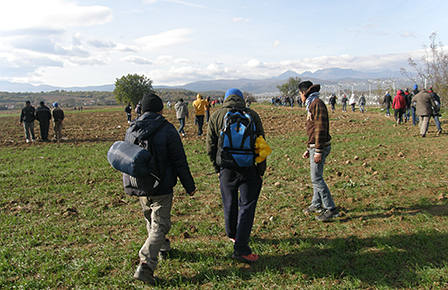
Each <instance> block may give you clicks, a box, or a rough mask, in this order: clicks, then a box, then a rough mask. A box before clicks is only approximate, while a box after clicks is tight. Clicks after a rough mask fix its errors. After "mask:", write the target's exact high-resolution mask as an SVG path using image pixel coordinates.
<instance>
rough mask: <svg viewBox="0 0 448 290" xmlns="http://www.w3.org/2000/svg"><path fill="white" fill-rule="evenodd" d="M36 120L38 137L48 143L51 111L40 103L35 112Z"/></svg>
mask: <svg viewBox="0 0 448 290" xmlns="http://www.w3.org/2000/svg"><path fill="white" fill-rule="evenodd" d="M36 119H37V120H38V121H39V127H40V136H41V138H42V141H44V142H47V141H48V129H49V128H50V120H51V111H50V108H48V107H47V106H45V103H44V102H43V101H42V102H40V106H39V107H37V110H36Z"/></svg>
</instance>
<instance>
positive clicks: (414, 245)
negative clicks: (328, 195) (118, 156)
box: [162, 232, 448, 288]
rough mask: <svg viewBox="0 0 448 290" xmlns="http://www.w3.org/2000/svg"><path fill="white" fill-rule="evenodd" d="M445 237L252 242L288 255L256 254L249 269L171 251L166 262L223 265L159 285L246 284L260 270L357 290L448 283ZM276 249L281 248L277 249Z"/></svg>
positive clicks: (435, 234) (227, 260)
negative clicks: (349, 284)
mask: <svg viewBox="0 0 448 290" xmlns="http://www.w3.org/2000/svg"><path fill="white" fill-rule="evenodd" d="M447 239H448V235H447V234H441V233H438V232H433V233H432V232H431V233H427V232H425V233H416V234H412V235H404V234H403V235H391V236H387V237H373V238H358V237H355V236H353V237H349V238H341V239H338V238H337V239H325V238H316V239H300V238H290V239H264V240H259V239H255V240H254V241H253V243H257V244H265V245H266V244H267V245H271V246H272V247H273V248H277V249H279V250H278V252H286V251H289V253H288V254H278V255H276V254H273V255H262V256H261V257H260V260H259V262H257V263H255V264H254V265H251V266H245V265H241V264H240V263H237V262H233V261H231V260H230V257H223V256H217V255H213V254H212V253H210V254H207V256H206V257H205V256H204V254H203V253H200V254H195V253H192V252H182V251H179V250H175V251H173V253H171V254H170V256H171V257H170V258H171V259H180V260H183V259H185V260H186V261H187V262H188V263H196V262H200V261H204V260H209V259H210V260H213V261H216V265H223V264H224V265H226V264H227V265H228V266H226V267H225V268H223V267H219V269H216V268H214V267H203V268H202V269H200V270H198V271H197V272H196V274H195V275H194V276H192V277H188V278H187V277H183V276H178V277H173V278H172V279H170V280H165V281H163V282H162V285H165V286H179V282H180V281H181V283H186V284H190V285H205V284H210V283H212V284H213V283H218V281H224V280H226V279H229V278H227V277H238V278H239V279H241V280H243V281H248V280H251V279H253V278H254V277H255V276H259V274H260V273H261V272H264V273H266V275H267V276H272V275H275V276H276V277H280V276H281V277H283V278H284V279H291V280H290V282H292V281H296V282H297V283H313V280H316V279H321V278H327V279H328V278H330V279H334V280H335V281H336V280H338V281H339V282H340V283H341V281H343V280H345V279H349V281H359V282H360V283H361V284H362V285H363V288H364V286H365V287H371V286H376V287H378V286H383V287H392V288H396V287H398V288H400V287H411V288H412V287H414V286H417V285H421V284H425V283H426V284H427V285H428V283H429V285H431V284H432V283H436V282H440V283H448V272H447V270H446V269H443V267H446V265H447V264H448V257H447V256H446V255H445V254H443V253H447V252H448V243H447V242H446V241H447ZM265 245H264V246H265ZM282 245H287V249H286V250H283V246H282ZM291 249H292V251H291ZM269 273H270V274H269ZM283 278H282V279H283ZM317 283H319V282H317ZM280 284H281V283H280ZM286 285H288V282H286Z"/></svg>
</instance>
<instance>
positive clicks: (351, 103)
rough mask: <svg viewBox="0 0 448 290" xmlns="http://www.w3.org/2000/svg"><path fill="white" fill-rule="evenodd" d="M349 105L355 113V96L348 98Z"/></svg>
mask: <svg viewBox="0 0 448 290" xmlns="http://www.w3.org/2000/svg"><path fill="white" fill-rule="evenodd" d="M349 104H350V106H352V112H354V111H355V105H356V98H355V94H352V96H351V97H350V101H349Z"/></svg>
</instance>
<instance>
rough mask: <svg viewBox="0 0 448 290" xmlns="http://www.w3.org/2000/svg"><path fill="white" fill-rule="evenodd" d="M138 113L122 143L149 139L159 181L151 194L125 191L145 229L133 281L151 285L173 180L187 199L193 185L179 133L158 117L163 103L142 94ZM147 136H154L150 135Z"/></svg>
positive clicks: (163, 245) (165, 245)
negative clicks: (132, 198)
mask: <svg viewBox="0 0 448 290" xmlns="http://www.w3.org/2000/svg"><path fill="white" fill-rule="evenodd" d="M142 112H143V115H142V116H140V118H138V119H136V120H135V121H133V122H132V123H131V125H130V127H129V128H128V129H127V131H126V137H125V140H127V141H130V142H133V143H134V142H135V141H136V140H138V142H139V143H140V146H142V147H144V148H148V139H149V137H145V136H151V137H152V140H153V142H154V147H155V151H156V154H155V157H156V160H157V164H158V165H159V169H160V173H161V181H160V185H159V189H158V191H157V192H156V193H152V194H153V195H148V194H149V189H145V188H135V189H134V190H132V189H131V190H130V189H129V187H127V188H126V192H127V193H128V194H133V195H139V199H140V205H141V206H142V209H143V215H144V216H145V220H146V225H147V230H148V237H147V239H146V242H145V244H144V245H143V246H142V248H141V249H140V251H139V257H140V265H139V266H138V268H137V270H136V271H135V274H134V278H136V279H139V280H142V281H144V282H146V283H149V284H155V281H154V275H153V274H154V271H155V269H156V267H157V262H158V257H159V255H161V256H162V257H163V256H164V255H166V253H167V252H168V251H169V250H170V242H169V240H168V239H167V238H166V235H167V234H168V231H169V230H170V228H171V206H172V202H173V187H174V186H175V185H176V183H177V177H179V179H180V181H181V183H182V186H183V187H184V188H185V190H186V191H187V193H188V194H189V195H191V196H193V195H194V193H195V192H196V186H195V183H194V180H193V177H192V176H191V172H190V169H189V167H188V163H187V157H186V155H185V151H184V148H183V145H182V141H181V139H180V136H179V133H178V132H177V130H176V128H175V127H174V125H173V124H171V123H169V122H168V121H167V120H166V119H165V118H164V117H163V116H162V114H163V103H162V100H161V99H160V97H159V96H157V95H155V94H154V93H147V94H145V95H144V96H143V99H142ZM161 126H163V127H161ZM156 131H157V132H156ZM151 133H154V136H152V134H151ZM137 183H138V181H137ZM159 253H160V254H159Z"/></svg>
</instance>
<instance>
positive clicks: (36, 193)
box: [0, 104, 448, 289]
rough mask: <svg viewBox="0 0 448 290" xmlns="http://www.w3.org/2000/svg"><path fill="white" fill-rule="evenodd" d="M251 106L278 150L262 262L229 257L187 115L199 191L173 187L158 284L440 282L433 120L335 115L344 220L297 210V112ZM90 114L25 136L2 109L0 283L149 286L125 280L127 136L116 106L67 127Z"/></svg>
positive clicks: (135, 216) (132, 264) (200, 144)
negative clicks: (121, 163) (58, 136)
mask: <svg viewBox="0 0 448 290" xmlns="http://www.w3.org/2000/svg"><path fill="white" fill-rule="evenodd" d="M253 108H254V109H255V110H257V111H258V112H259V114H260V116H261V117H262V120H263V122H264V126H265V129H266V132H267V141H268V143H269V144H270V146H271V147H272V149H273V153H272V155H271V156H270V157H269V159H268V170H267V172H266V175H265V177H264V186H263V189H262V191H261V195H260V199H259V203H258V207H257V213H256V217H255V224H254V229H253V231H252V241H251V243H250V245H251V247H252V249H253V251H254V252H255V253H257V254H259V255H260V260H259V262H258V263H256V264H255V265H247V264H242V263H239V262H236V261H234V260H232V259H230V256H231V254H232V244H231V243H230V242H229V241H228V240H227V239H226V237H225V233H224V219H223V213H222V205H221V198H220V193H219V184H218V178H217V176H216V175H214V174H209V173H211V172H212V171H213V169H212V167H211V165H210V162H209V160H208V158H207V156H206V150H205V138H202V139H200V138H197V137H193V136H192V135H194V133H193V132H194V127H193V124H192V120H191V119H190V120H189V121H188V122H189V124H188V126H187V132H188V134H189V136H190V137H188V138H186V139H184V146H185V150H186V153H187V157H188V161H189V164H190V168H191V171H192V173H193V175H194V178H195V181H196V184H197V187H198V192H197V194H196V195H195V196H194V197H190V196H187V195H186V194H185V193H184V190H183V188H182V187H181V186H180V184H178V185H177V186H176V187H175V198H174V206H173V211H172V215H173V227H172V229H171V231H170V233H169V236H168V237H169V238H170V239H171V241H172V245H173V250H172V251H171V252H170V256H169V258H168V260H166V261H163V262H161V263H160V264H159V266H158V268H157V270H156V273H155V274H156V276H158V277H159V279H160V283H159V285H158V286H156V287H155V288H156V289H158V288H160V289H162V288H163V289H230V288H234V289H448V258H447V257H448V256H447V253H448V242H447V241H448V199H447V198H448V190H447V182H448V178H447V175H446V172H447V170H448V163H447V154H446V148H447V145H448V141H447V138H448V135H446V134H445V133H443V134H441V136H439V137H435V125H434V123H433V121H431V124H430V130H431V131H430V132H429V133H428V136H427V137H426V138H421V137H420V136H419V134H418V127H414V126H412V124H409V123H406V124H403V125H400V126H396V125H394V122H393V118H386V117H384V115H383V114H382V112H381V111H380V109H377V108H368V112H366V113H365V114H361V113H359V112H356V113H344V114H343V113H341V112H336V113H334V114H331V125H330V126H331V135H332V137H333V140H332V142H333V145H332V152H331V155H330V156H329V157H328V159H327V164H326V167H325V179H326V181H327V183H328V185H329V187H330V190H331V191H332V194H333V197H334V200H335V202H336V204H337V205H338V208H339V210H340V211H341V213H342V216H341V217H339V218H337V219H335V220H334V221H332V222H329V223H322V222H318V221H316V220H315V219H314V217H310V216H305V215H304V214H303V213H302V209H303V208H305V207H307V206H308V205H309V203H310V201H311V197H312V185H311V181H310V177H309V161H308V160H303V159H302V158H301V156H302V153H303V151H304V150H305V147H306V145H305V144H306V136H305V132H304V126H305V122H304V120H305V111H304V110H303V109H299V108H292V109H291V108H271V107H270V106H269V105H261V104H257V105H254V106H253ZM339 111H340V110H339ZM95 114H96V115H95ZM98 114H104V111H100V112H97V111H95V112H94V111H91V112H88V111H86V112H79V113H78V112H77V113H72V114H69V116H72V118H74V117H73V116H77V118H78V119H79V120H78V121H79V122H81V121H82V122H84V123H82V124H83V125H78V123H76V126H75V125H74V123H70V121H67V124H66V127H65V128H64V130H65V132H67V136H68V140H67V141H63V142H56V143H34V144H25V143H24V142H23V132H22V131H21V130H22V129H21V128H14V130H16V131H8V130H7V129H8V128H9V127H11V125H10V124H11V123H12V122H13V123H15V126H17V120H16V119H17V118H18V117H16V116H5V117H2V118H0V127H1V128H2V129H1V130H0V134H1V135H0V137H1V140H2V141H3V140H8V141H7V142H6V141H4V142H3V143H2V144H3V145H2V146H1V147H0V164H1V165H2V166H1V168H0V178H1V179H0V218H1V225H0V243H1V247H0V288H1V289H144V288H147V287H148V286H147V285H145V284H143V283H142V282H140V281H137V280H135V279H133V278H132V275H133V273H134V271H135V268H136V266H137V265H138V262H139V258H138V250H139V249H140V246H141V245H142V243H143V242H144V240H145V237H146V229H145V223H144V219H143V215H142V213H141V209H140V206H139V204H138V201H137V199H136V198H134V197H130V196H126V195H125V194H124V192H123V189H122V184H121V181H120V174H119V173H118V172H117V171H115V170H114V169H112V168H111V166H110V165H109V163H108V162H107V159H106V152H107V150H108V148H109V146H110V145H111V144H112V143H113V141H114V139H115V140H118V138H117V137H116V136H122V137H124V135H123V132H124V130H125V126H126V124H125V117H124V115H123V114H124V113H123V112H122V110H112V111H111V112H110V115H106V116H108V117H104V116H103V118H106V120H102V122H103V123H102V125H101V126H102V127H101V128H103V129H102V130H98V129H96V132H95V133H92V134H91V135H85V134H84V135H83V137H77V135H75V134H76V132H78V131H79V130H78V127H80V126H82V130H83V131H88V130H89V128H90V127H91V128H97V126H99V125H98V124H96V122H97V121H96V119H98V118H96V117H95V116H97V115H98ZM167 116H168V118H169V119H170V120H171V122H173V124H175V125H176V126H177V125H178V124H177V120H175V118H174V117H173V113H172V112H171V111H170V112H167ZM81 119H82V120H81ZM104 124H107V125H104ZM89 126H90V127H89ZM442 127H447V128H448V126H447V124H446V122H445V121H444V120H442ZM11 130H12V129H11ZM37 132H38V126H36V133H37ZM6 134H8V136H6ZM86 134H87V133H86ZM89 134H90V133H89ZM10 135H12V136H10ZM82 138H84V139H82Z"/></svg>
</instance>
